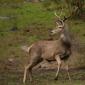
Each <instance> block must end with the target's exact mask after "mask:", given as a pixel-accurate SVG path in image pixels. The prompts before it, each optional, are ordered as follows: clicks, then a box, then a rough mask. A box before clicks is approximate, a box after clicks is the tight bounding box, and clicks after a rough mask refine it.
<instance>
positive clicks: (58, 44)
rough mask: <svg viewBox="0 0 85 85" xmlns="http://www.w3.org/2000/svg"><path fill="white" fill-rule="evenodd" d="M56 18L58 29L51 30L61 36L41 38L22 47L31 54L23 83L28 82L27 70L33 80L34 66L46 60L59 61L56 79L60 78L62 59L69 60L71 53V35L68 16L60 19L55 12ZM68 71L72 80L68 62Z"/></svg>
mask: <svg viewBox="0 0 85 85" xmlns="http://www.w3.org/2000/svg"><path fill="white" fill-rule="evenodd" d="M55 15H56V17H57V20H56V29H53V30H52V31H51V34H52V35H54V34H57V33H58V34H59V38H58V39H56V40H40V41H37V42H35V43H33V44H32V45H30V46H29V47H22V49H23V50H25V51H27V53H28V56H29V63H27V65H26V66H25V69H24V76H23V83H25V82H26V76H27V72H28V73H29V79H30V82H32V68H33V67H35V66H36V65H37V64H39V63H40V62H42V61H43V60H46V61H49V62H51V61H56V62H57V72H56V75H55V80H57V79H58V75H59V71H60V68H61V65H62V61H66V60H68V58H69V57H70V55H71V54H72V53H71V47H72V45H71V38H70V35H69V30H68V28H66V27H65V21H66V20H67V18H64V19H60V17H59V16H57V14H56V13H55ZM66 72H67V74H68V78H69V80H71V77H70V74H69V68H68V64H67V65H66Z"/></svg>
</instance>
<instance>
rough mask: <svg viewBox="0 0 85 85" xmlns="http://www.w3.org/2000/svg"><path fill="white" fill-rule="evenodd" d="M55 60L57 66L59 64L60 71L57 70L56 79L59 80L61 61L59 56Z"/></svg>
mask: <svg viewBox="0 0 85 85" xmlns="http://www.w3.org/2000/svg"><path fill="white" fill-rule="evenodd" d="M55 59H56V61H57V64H58V69H57V72H56V77H55V80H57V79H58V75H59V71H60V67H61V59H60V56H59V55H56V56H55Z"/></svg>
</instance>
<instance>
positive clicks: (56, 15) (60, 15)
mask: <svg viewBox="0 0 85 85" xmlns="http://www.w3.org/2000/svg"><path fill="white" fill-rule="evenodd" d="M62 11H63V8H62V10H61V12H60V16H61V15H62ZM54 15H55V16H56V17H58V18H59V19H61V18H60V16H58V15H57V13H56V12H55V13H54Z"/></svg>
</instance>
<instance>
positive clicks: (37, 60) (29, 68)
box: [23, 57, 42, 83]
mask: <svg viewBox="0 0 85 85" xmlns="http://www.w3.org/2000/svg"><path fill="white" fill-rule="evenodd" d="M41 61H42V59H40V58H39V57H34V58H32V59H31V60H30V63H29V64H28V65H26V66H25V70H24V77H23V83H25V81H26V75H27V71H28V73H29V79H30V82H31V81H32V68H33V67H34V66H36V65H37V64H38V63H40V62H41Z"/></svg>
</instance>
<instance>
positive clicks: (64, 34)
mask: <svg viewBox="0 0 85 85" xmlns="http://www.w3.org/2000/svg"><path fill="white" fill-rule="evenodd" d="M60 40H61V42H62V44H63V45H64V46H65V47H67V48H70V47H71V38H70V34H69V33H68V32H67V31H66V30H64V31H63V32H62V33H61V35H60Z"/></svg>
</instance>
